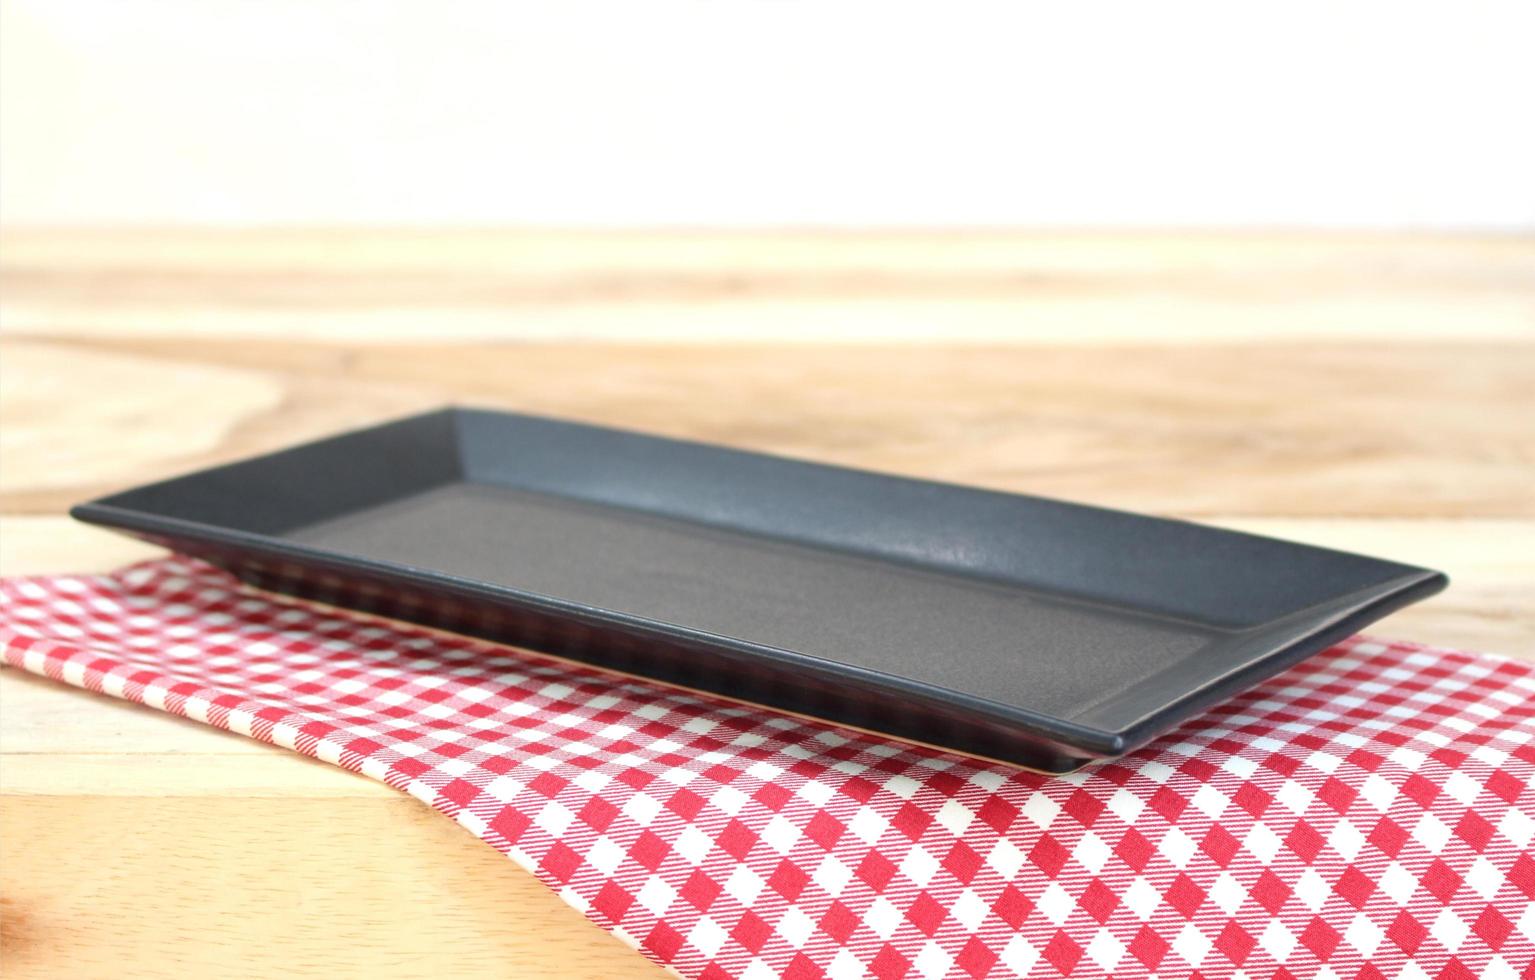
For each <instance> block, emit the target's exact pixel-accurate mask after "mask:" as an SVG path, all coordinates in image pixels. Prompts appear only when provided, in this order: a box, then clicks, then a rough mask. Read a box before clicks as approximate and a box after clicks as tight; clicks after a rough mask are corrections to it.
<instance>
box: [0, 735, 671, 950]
mask: <svg viewBox="0 0 1535 980" xmlns="http://www.w3.org/2000/svg"><path fill="white" fill-rule="evenodd" d="M230 764H231V762H230V761H217V762H215V763H212V764H210V765H209V766H207V767H206V768H207V771H208V772H210V773H211V772H214V771H216V770H217V769H218V768H227V767H228V766H229V765H230ZM244 764H245V763H241V765H244ZM0 894H3V895H4V898H3V899H0V955H3V958H4V963H5V975H6V976H7V977H8V978H10V980H32V978H38V980H51V978H56V977H64V976H67V977H79V978H97V977H99V978H104V980H106V978H114V980H115V978H118V977H123V976H133V977H146V978H148V977H164V978H180V977H189V976H221V977H252V978H254V977H275V976H282V977H292V976H314V977H393V978H401V980H405V978H417V977H420V978H436V977H445V976H451V977H487V978H489V977H508V976H515V977H528V978H551V980H553V978H560V980H565V978H592V980H597V978H614V977H635V978H642V977H661V976H665V975H666V973H665V972H664V971H662V970H661V969H660V968H659V967H656V966H653V965H652V964H650V963H648V962H646V961H645V960H644V959H643V958H641V957H640V956H639V955H638V954H636V953H635V952H633V951H632V950H631V949H629V948H628V947H626V946H624V945H623V944H622V943H620V942H619V941H618V940H617V939H615V938H613V937H612V936H609V935H606V934H604V933H602V932H601V931H599V930H598V929H597V928H596V927H594V926H593V925H591V924H590V923H588V922H587V921H586V920H585V919H584V918H583V917H582V916H581V915H580V914H579V913H578V912H576V911H575V910H574V909H572V908H570V907H569V906H567V905H565V904H564V903H563V902H561V901H560V899H559V898H558V897H557V896H556V895H555V893H554V892H552V891H550V890H549V889H547V888H545V887H544V886H543V885H541V884H539V883H538V881H537V880H536V879H534V878H533V877H532V876H531V875H529V874H527V873H526V872H524V871H522V870H521V869H519V868H518V867H516V866H515V865H514V864H513V863H512V862H511V861H509V860H507V859H506V858H505V857H503V856H502V855H500V854H498V853H497V852H496V851H494V850H492V849H491V848H489V847H486V846H485V845H484V844H482V843H480V842H479V841H477V840H475V839H474V838H473V837H472V836H471V835H469V834H468V833H466V832H465V831H463V830H461V829H460V828H459V827H457V826H456V825H454V824H453V823H452V822H451V821H449V820H445V819H443V818H442V817H441V816H440V815H438V814H436V813H433V812H431V811H430V810H429V809H428V808H426V807H425V806H422V805H421V804H419V803H417V802H416V801H414V800H412V799H409V798H407V797H404V796H400V795H398V794H390V796H389V797H388V798H383V799H372V798H369V799H349V798H346V797H344V796H343V797H338V796H334V795H327V796H324V797H318V798H317V797H308V796H303V795H300V796H285V797H281V798H272V797H267V796H259V795H257V796H251V795H242V794H238V793H235V794H230V795H210V794H200V795H197V796H193V797H188V796H153V797H150V796H142V795H116V794H109V795H77V794H70V795H61V796H53V795H32V794H23V795H17V794H12V793H9V792H7V793H6V794H5V795H4V796H0Z"/></svg>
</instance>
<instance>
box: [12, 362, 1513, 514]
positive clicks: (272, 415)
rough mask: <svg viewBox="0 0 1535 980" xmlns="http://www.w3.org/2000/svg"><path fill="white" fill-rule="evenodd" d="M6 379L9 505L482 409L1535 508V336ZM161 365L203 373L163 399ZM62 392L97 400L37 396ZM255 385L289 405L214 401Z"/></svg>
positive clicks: (828, 446) (1263, 500)
mask: <svg viewBox="0 0 1535 980" xmlns="http://www.w3.org/2000/svg"><path fill="white" fill-rule="evenodd" d="M76 355H78V361H76V359H75V358H76ZM118 359H121V360H120V361H119V360H118ZM0 363H3V364H5V365H7V367H6V371H7V374H8V377H14V378H16V379H18V380H17V381H16V382H15V383H10V384H7V385H6V386H4V388H0V405H3V407H4V410H5V417H6V418H7V420H8V424H7V425H6V426H5V427H4V430H3V431H0V510H3V511H4V512H8V513H18V512H30V513H57V512H59V511H61V510H63V509H64V508H65V507H67V506H68V505H69V504H70V503H73V502H75V501H78V500H81V499H84V498H87V497H90V496H94V495H96V494H99V493H103V492H106V491H108V490H110V489H113V488H116V487H122V486H126V485H131V484H133V483H137V482H141V481H144V480H148V479H155V478H161V477H165V476H169V475H172V474H174V473H177V472H182V471H185V470H187V469H191V468H195V467H198V466H204V465H209V464H212V463H216V462H223V461H227V460H231V459H236V458H240V457H243V456H246V455H249V454H251V453H254V452H260V451H265V450H272V449H276V448H279V447H282V446H285V445H288V444H291V443H292V442H294V441H297V440H300V439H303V438H311V437H315V436H319V435H321V434H325V433H329V432H334V431H337V430H339V429H343V428H348V427H352V426H356V425H360V424H364V423H366V422H370V421H376V420H377V419H380V418H385V417H389V416H392V415H399V414H404V413H406V412H409V411H413V410H416V409H419V408H421V407H425V406H427V405H433V404H442V403H447V402H450V401H458V402H469V403H473V404H482V405H492V406H504V407H508V408H515V409H519V410H524V411H532V412H536V413H543V414H551V415H559V416H566V417H571V418H577V419H586V420H590V421H594V422H601V423H608V424H615V425H620V426H626V427H633V428H640V429H646V430H650V431H654V432H659V433H663V434H669V435H677V436H682V437H687V438H697V439H703V440H706V441H711V442H719V443H725V444H728V445H734V446H739V447H743V448H749V449H759V450H764V451H768V452H777V453H782V454H785V455H789V456H798V457H802V458H808V459H815V460H821V461H825V462H832V463H840V464H844V465H850V466H860V467H866V468H870V469H875V470H883V471H887V472H896V473H904V474H910V475H915V476H925V477H930V478H934V479H940V480H949V481H953V482H958V483H968V484H974V485H979V486H986V487H992V488H996V489H1000V490H1010V491H1016V492H1023V493H1036V494H1042V495H1045V496H1052V497H1061V498H1064V499H1070V500H1080V501H1084V502H1089V503H1097V504H1103V505H1106V506H1113V507H1122V508H1126V509H1130V510H1138V511H1145V512H1151V513H1160V514H1171V515H1184V516H1201V515H1213V514H1251V515H1266V516H1314V517H1321V516H1361V517H1385V516H1398V517H1419V516H1423V517H1452V516H1453V517H1475V518H1492V517H1531V516H1535V494H1532V493H1531V492H1530V485H1531V472H1532V461H1535V404H1532V396H1531V394H1530V393H1531V392H1532V391H1535V344H1528V345H1509V344H1499V345H1455V344H1445V345H1437V344H1436V345H1419V346H1411V347H1378V346H1358V347H1355V346H1325V347H1311V346H1291V345H1274V346H1264V347H1242V346H1210V347H1201V348H1177V347H1136V348H1114V349H1109V350H1091V349H1084V348H1039V347H1033V348H1014V347H1008V348H974V347H945V348H901V347H880V348H866V349H860V348H803V347H784V346H772V347H754V348H741V347H728V346H727V347H720V346H682V347H658V346H653V345H647V346H631V347H614V348H602V349H600V350H599V349H594V348H590V347H587V346H583V345H569V344H565V345H510V346H503V345H492V346H486V345H474V346H467V347H453V346H441V345H424V346H416V345H409V346H383V347H378V346H365V345H364V346H351V345H342V346H336V345H303V346H299V345H291V344H260V343H242V342H232V341H222V342H219V341H209V342H190V341H163V340H162V341H148V340H134V341H123V342H118V343H112V344H106V343H99V342H78V343H60V342H38V341H30V342H22V341H12V342H8V343H5V344H0ZM65 365H68V366H69V367H68V368H67V372H69V373H65V374H62V375H61V373H60V372H64V371H66V368H65ZM140 370H142V371H143V372H144V376H146V377H148V378H150V379H152V380H156V381H158V379H170V378H177V379H180V380H179V381H178V382H171V381H166V382H165V383H164V387H165V388H166V389H167V391H168V392H169V393H170V395H168V396H167V397H163V398H153V399H151V398H146V397H145V396H142V395H138V394H136V393H137V392H138V391H139V390H140V388H141V382H140V381H139V380H138V377H139V375H138V373H137V372H138V371H140ZM231 372H233V374H231ZM61 376H64V377H74V378H77V379H79V381H80V383H82V384H85V385H87V386H88V390H90V391H91V392H92V393H93V397H91V398H88V399H72V400H69V401H67V402H65V403H60V404H53V403H50V402H49V401H48V400H47V399H45V398H42V397H40V396H35V395H29V394H28V393H29V392H30V391H32V390H34V389H37V388H44V389H46V388H47V387H48V383H40V382H36V381H33V380H32V379H34V378H39V377H41V378H58V377H61ZM235 379H240V380H239V381H238V384H240V385H244V386H247V387H248V388H249V390H251V391H252V392H257V391H265V392H267V394H264V395H259V396H258V395H254V394H253V395H252V397H251V400H250V401H249V402H248V403H242V402H241V401H239V400H238V399H231V400H230V401H228V402H225V401H223V400H221V399H208V398H201V399H200V400H199V399H198V397H197V394H198V393H199V392H205V391H208V390H211V389H214V388H216V387H217V386H218V385H220V384H224V383H230V384H236V383H237V382H236V381H235ZM178 385H179V388H178ZM183 389H184V390H185V391H187V392H188V397H187V398H179V397H174V393H175V392H176V391H178V390H183ZM125 400H126V401H128V402H133V401H135V400H137V403H138V404H139V405H140V406H141V408H140V410H139V411H137V412H135V413H124V412H122V411H120V410H118V409H117V408H116V407H115V406H117V405H119V404H121V403H123V402H124V401H125ZM269 404H270V405H275V407H273V408H270V409H268V408H263V407H262V406H263V405H269ZM189 405H190V406H194V408H193V410H188V408H187V406H189ZM218 433H222V438H220V439H219V440H218V441H217V443H216V444H214V445H210V439H212V437H213V435H214V434H218ZM118 445H122V446H124V447H125V449H124V450H123V451H122V452H119V451H118V449H117V448H116V447H117V446H118Z"/></svg>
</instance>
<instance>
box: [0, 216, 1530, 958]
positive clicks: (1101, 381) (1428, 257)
mask: <svg viewBox="0 0 1535 980" xmlns="http://www.w3.org/2000/svg"><path fill="white" fill-rule="evenodd" d="M0 246H3V248H0V254H3V262H0V275H3V278H4V290H3V295H4V300H5V304H4V307H3V309H0V324H3V325H4V330H5V336H4V338H3V339H0V574H29V573H43V572H52V571H66V570H76V571H80V570H97V569H107V568H112V567H116V566H118V565H120V564H123V563H125V562H128V561H133V560H137V559H139V558H142V557H145V556H147V555H151V554H154V553H155V552H154V550H153V549H151V548H148V547H147V546H144V545H140V544H137V543H134V542H130V541H127V540H125V539H120V538H118V537H116V536H114V535H110V534H107V533H105V532H103V531H100V530H97V529H93V528H88V527H84V526H82V525H78V524H75V523H73V522H71V521H69V520H68V519H67V518H66V517H64V516H62V515H63V511H64V509H65V508H66V507H67V505H68V504H70V503H73V502H75V501H77V500H79V499H82V498H85V497H89V496H92V495H95V494H99V493H102V492H106V491H109V490H111V489H114V488H118V487H123V486H127V485H130V484H134V483H138V482H142V481H144V480H150V479H156V478H160V477H163V476H167V475H171V474H174V473H176V472H181V471H185V470H190V469H194V468H198V467H201V466H205V465H208V464H210V463H215V462H220V461H225V460H230V459H234V458H238V457H241V456H244V455H248V454H250V453H253V452H259V451H263V450H268V449H273V448H277V447H279V446H282V445H286V444H289V443H291V442H294V441H296V440H299V439H302V438H307V437H311V436H316V435H320V434H323V433H327V432H331V431H335V430H336V429H340V428H345V427H349V426H357V425H363V424H367V423H370V422H373V421H376V420H378V419H380V418H384V417H388V416H392V415H400V414H405V413H407V412H411V411H415V410H417V409H420V408H424V407H427V406H431V405H436V404H442V403H445V402H450V401H459V402H470V403H477V404H485V405H496V406H505V407H511V408H517V409H521V410H525V411H533V412H541V413H547V414H555V415H564V416H570V417H575V418H582V419H589V420H592V421H598V422H604V423H609V424H618V425H624V426H630V427H635V428H643V429H649V430H653V431H658V432H663V433H670V434H675V435H680V436H687V437H691V438H701V439H707V440H711V441H716V442H723V443H729V444H732V445H738V446H744V447H749V448H755V449H762V450H767V451H772V452H780V453H787V454H790V455H795V456H801V457H806V458H811V459H818V460H824V461H829V462H837V463H844V464H849V465H855V466H864V467H870V468H874V469H880V470H886V471H892V472H901V473H909V474H914V475H921V476H927V477H934V478H938V479H947V480H956V481H960V482H966V483H973V484H980V485H985V486H991V487H996V488H999V489H1007V490H1015V491H1023V492H1031V493H1043V494H1048V495H1052V496H1063V497H1069V498H1073V499H1078V500H1084V501H1089V502H1095V503H1101V504H1107V505H1111V506H1119V507H1127V508H1131V509H1136V510H1142V511H1150V512H1155V513H1163V514H1170V515H1177V516H1187V517H1195V518H1198V519H1200V520H1206V521H1209V522H1212V523H1217V524H1221V525H1224V526H1230V527H1235V528H1239V529H1242V530H1249V531H1256V532H1259V533H1268V534H1277V535H1280V536H1284V537H1290V538H1294V539H1297V540H1305V541H1311V542H1315V543H1318V544H1324V545H1328V546H1332V547H1339V548H1344V549H1349V550H1358V551H1364V552H1369V553H1373V554H1379V555H1381V556H1383V557H1388V558H1398V559H1401V560H1405V561H1410V562H1416V563H1422V564H1427V565H1431V566H1434V567H1439V568H1443V569H1445V570H1446V571H1448V572H1449V573H1450V574H1451V577H1452V579H1453V585H1452V587H1451V589H1450V590H1449V591H1448V592H1446V593H1445V594H1443V595H1441V596H1438V597H1435V598H1434V599H1432V600H1429V601H1428V602H1425V603H1422V604H1420V605H1418V606H1414V607H1412V608H1410V609H1408V610H1404V611H1403V612H1400V613H1398V614H1396V615H1395V616H1392V617H1390V618H1389V619H1387V620H1385V621H1383V622H1382V623H1381V624H1379V626H1378V627H1377V628H1376V632H1379V633H1380V634H1381V635H1391V636H1400V637H1406V638H1411V639H1417V640H1422V641H1425V642H1429V643H1435V644H1441V645H1448V646H1459V647H1464V648H1470V649H1484V650H1497V651H1501V652H1503V653H1507V654H1511V655H1516V656H1535V492H1532V487H1535V400H1532V399H1535V394H1532V393H1535V245H1532V243H1531V242H1530V241H1529V240H1527V239H1518V238H1418V237H1410V236H1408V237H1391V236H1363V235H1354V236H1336V237H1318V236H1235V235H1225V236H1219V235H1202V236H1167V235H1108V236H1105V235H1075V236H1042V235H1016V234H1007V233H985V234H961V233H932V234H910V235H895V234H889V235H872V234H871V235H860V234H846V235H834V236H822V235H811V234H808V233H782V234H773V235H705V234H684V233H675V234H665V235H643V234H621V235H601V234H596V233H554V232H550V233H531V232H520V233H507V232H463V231H455V232H416V233H368V234H363V233H355V232H345V231H329V232H248V233H212V232H157V233H150V232H143V231H137V232H80V231H69V232H63V231H59V232H30V233H13V232H8V233H6V235H5V236H4V238H3V241H0ZM615 338H621V339H623V340H625V342H624V343H621V344H620V343H612V342H610V341H611V340H613V339H615ZM786 338H788V339H803V340H809V341H813V342H814V343H812V344H810V345H808V346H807V345H789V344H784V343H781V341H782V340H784V339H786ZM594 339H605V342H603V343H594V342H592V341H593V340H594ZM680 341H685V343H683V342H680ZM745 341H751V342H750V343H746V342H745ZM768 341H771V342H768ZM848 341H856V343H848ZM0 834H3V836H0V897H3V901H4V903H5V905H4V907H3V909H0V955H3V957H4V965H5V970H6V973H7V976H15V977H52V976H65V975H68V976H121V975H133V976H184V975H187V974H188V973H193V972H209V973H213V972H218V973H220V974H222V975H231V976H235V975H243V976H257V975H271V974H273V973H282V974H284V975H295V976H298V975H303V976H333V975H353V974H371V975H377V976H398V977H410V976H418V975H423V976H424V975H454V976H460V975H462V976H481V975H483V976H492V975H507V974H512V975H517V976H551V977H553V976H587V977H610V976H646V975H656V974H657V973H658V972H659V971H658V970H657V969H656V968H655V967H653V966H651V965H649V964H648V963H646V962H645V961H644V960H643V959H641V958H640V957H639V956H637V955H636V954H634V953H633V952H632V951H630V950H628V949H627V948H625V947H624V946H623V945H622V944H621V943H619V942H618V941H617V940H615V939H613V938H612V937H610V936H607V935H605V934H603V933H601V932H600V931H598V930H597V929H596V928H595V927H592V926H590V925H589V924H588V923H586V922H585V921H584V920H583V919H582V918H581V917H580V916H579V915H578V914H576V913H575V912H573V911H572V910H570V909H569V908H567V907H566V906H564V905H563V904H562V903H560V902H559V901H558V899H557V898H555V897H554V896H553V895H552V893H550V892H548V891H547V890H546V889H544V888H543V886H541V885H539V884H538V883H537V882H536V881H535V880H534V879H532V878H531V877H530V876H529V875H527V874H525V873H524V872H522V871H520V870H519V869H518V868H516V867H515V866H513V865H512V864H511V863H510V862H509V861H506V860H505V859H503V858H501V857H500V856H499V855H497V854H496V853H495V852H494V851H493V850H491V849H490V848H487V847H484V846H483V845H481V844H479V843H478V842H476V841H474V840H473V839H472V838H471V837H470V836H469V835H467V834H465V833H463V832H462V831H460V830H459V829H458V828H456V827H454V826H453V825H452V824H451V823H450V822H449V821H447V820H444V819H442V818H441V817H440V816H437V815H435V814H432V813H430V812H429V811H427V810H426V809H425V808H424V807H422V806H420V805H419V804H417V803H415V802H414V801H412V800H410V799H408V798H405V797H402V796H399V795H398V794H395V793H394V792H393V791H390V790H387V789H385V788H383V787H381V786H378V785H376V784H373V783H371V782H369V781H367V780H365V779H363V778H361V777H358V776H354V775H352V774H350V773H345V772H342V771H339V770H335V769H332V768H330V767H327V766H324V765H322V764H319V763H315V762H312V761H310V760H306V759H302V758H299V757H297V756H294V755H292V754H291V753H287V752H283V751H281V750H276V749H272V748H271V747H269V746H264V745H261V744H258V743H255V742H252V741H249V740H246V739H242V738H239V737H236V736H232V735H229V734H227V733H223V732H218V731H214V730H212V729H208V728H206V727H204V726H200V725H197V724H194V723H191V722H187V721H184V720H180V719H175V718H170V717H168V716H166V715H163V714H160V713H158V712H154V711H151V710H149V709H145V708H141V707H138V706H134V705H128V704H124V703H120V702H113V701H111V700H109V699H106V698H103V697H100V696H96V695H91V694H87V693H84V692H80V691H73V690H68V689H65V688H62V687H59V686H58V685H55V684H53V683H51V682H48V681H44V680H41V679H38V678H33V677H30V676H26V675H20V674H17V673H15V672H11V671H5V672H0Z"/></svg>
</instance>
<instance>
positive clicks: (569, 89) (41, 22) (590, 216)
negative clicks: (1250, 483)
mask: <svg viewBox="0 0 1535 980" xmlns="http://www.w3.org/2000/svg"><path fill="white" fill-rule="evenodd" d="M1532 11H1535V5H1532V4H1530V3H1528V2H1527V0H1520V2H1507V3H1487V2H1480V3H1479V2H1469V3H1468V2H1456V3H1438V4H1425V5H1413V4H1402V3H1394V2H1374V0H1371V2H1359V3H1341V4H1340V3H1315V2H1300V3H1282V4H1263V5H1260V4H1253V3H1239V2H1208V3H1206V2H1197V3H1191V2H1161V3H1146V2H1135V3H1052V4H1037V5H1035V4H1023V3H967V2H928V3H921V4H902V3H882V2H864V0H859V2H845V3H839V2H835V0H819V2H791V0H773V2H758V0H696V2H681V0H643V2H642V0H609V2H593V0H559V2H538V3H505V2H457V3H455V2H443V3H433V2H425V0H423V2H418V3H413V4H402V3H378V2H372V3H367V2H342V0H257V2H243V0H241V2H231V0H136V2H121V0H117V2H113V0H106V2H85V0H72V2H60V0H10V2H6V3H5V4H4V21H3V25H0V37H3V45H4V49H3V52H0V67H3V72H4V75H3V79H0V93H3V105H0V216H3V218H4V220H6V221H7V222H8V223H10V224H12V225H56V224H96V225H101V224H241V225H246V224H302V225H317V224H318V225H324V224H380V225H397V224H418V225H422V224H431V225H443V224H448V225H482V224H532V225H591V226H626V225H627V226H654V225H670V226H763V225H767V226H782V225H792V226H854V227H868V226H885V225H950V226H956V225H957V226H969V225H1011V226H1113V227H1134V226H1173V227H1190V226H1224V227H1232V226H1236V227H1365V228H1448V229H1501V230H1507V229H1518V230H1526V229H1529V228H1530V227H1532V226H1535V110H1532V106H1535V14H1532Z"/></svg>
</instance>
